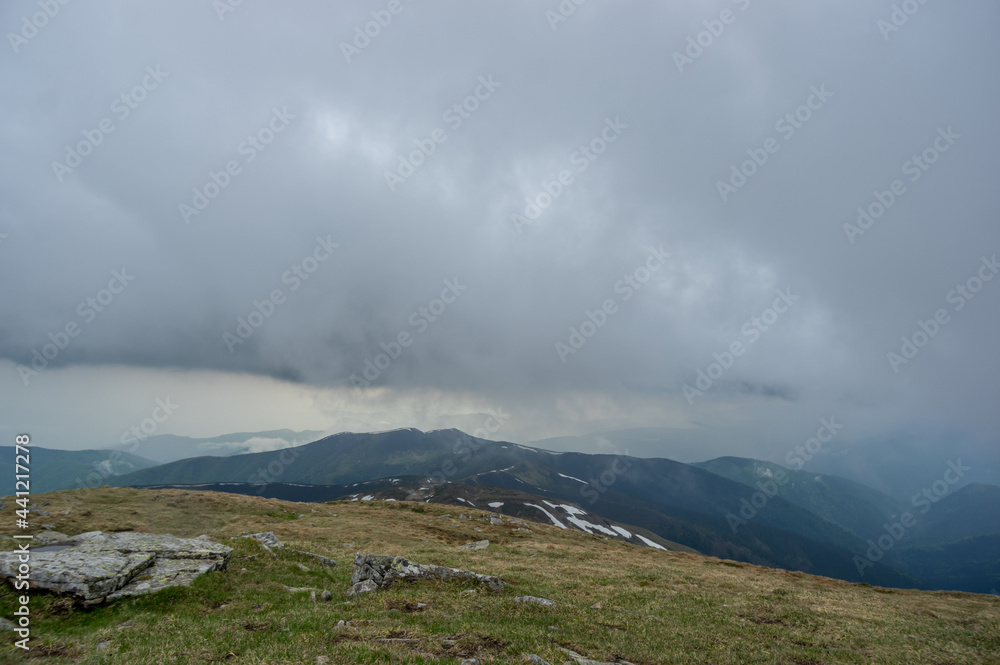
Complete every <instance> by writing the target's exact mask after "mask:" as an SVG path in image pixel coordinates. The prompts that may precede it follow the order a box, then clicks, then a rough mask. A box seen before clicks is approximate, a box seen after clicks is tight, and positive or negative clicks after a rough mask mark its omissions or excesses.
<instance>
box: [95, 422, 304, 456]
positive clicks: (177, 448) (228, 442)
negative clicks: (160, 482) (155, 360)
mask: <svg viewBox="0 0 1000 665" xmlns="http://www.w3.org/2000/svg"><path fill="white" fill-rule="evenodd" d="M322 434H323V432H322V431H318V430H304V431H301V432H297V431H295V430H291V429H275V430H266V431H263V432H233V433H231V434H223V435H221V436H213V437H206V438H197V437H190V436H177V435H175V434H157V435H154V436H148V437H145V438H142V439H136V438H134V437H133V440H132V443H130V444H122V445H120V446H115V449H116V450H123V451H125V450H127V451H129V452H131V453H135V454H137V455H140V456H143V457H146V458H148V459H151V460H155V461H156V462H157V463H160V464H166V463H168V462H176V461H177V460H182V459H188V458H191V457H205V456H212V457H231V456H233V455H243V454H246V453H252V452H258V451H259V450H260V449H262V448H264V449H275V450H277V449H282V448H288V447H291V446H297V445H301V444H304V443H309V442H311V441H315V440H316V439H318V438H319V437H320V436H321V435H322Z"/></svg>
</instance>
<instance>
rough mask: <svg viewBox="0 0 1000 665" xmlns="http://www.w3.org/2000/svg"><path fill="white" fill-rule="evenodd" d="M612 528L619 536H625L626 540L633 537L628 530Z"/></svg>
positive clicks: (618, 527)
mask: <svg viewBox="0 0 1000 665" xmlns="http://www.w3.org/2000/svg"><path fill="white" fill-rule="evenodd" d="M611 528H612V529H614V530H615V531H617V532H618V533H619V534H621V535H623V536H625V537H626V538H631V537H632V534H631V533H630V532H629V531H628V530H626V529H623V528H621V527H620V526H612V527H611Z"/></svg>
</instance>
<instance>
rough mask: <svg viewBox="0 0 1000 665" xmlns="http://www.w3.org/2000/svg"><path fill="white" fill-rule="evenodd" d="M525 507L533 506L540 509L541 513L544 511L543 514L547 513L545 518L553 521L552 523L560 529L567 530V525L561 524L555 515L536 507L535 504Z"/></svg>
mask: <svg viewBox="0 0 1000 665" xmlns="http://www.w3.org/2000/svg"><path fill="white" fill-rule="evenodd" d="M545 503H548V501H546V502H545ZM524 505H526V506H531V507H532V508H538V509H539V510H540V511H542V512H543V513H545V516H546V517H548V518H549V519H550V520H552V523H553V524H555V525H556V526H557V527H559V528H560V529H565V528H566V525H565V524H563V523H562V522H560V521H559V520H558V519H556V516H555V515H553V514H552V513H550V512H549V511H547V510H545V509H544V508H542V507H541V506H539V505H536V504H534V503H526V504H524Z"/></svg>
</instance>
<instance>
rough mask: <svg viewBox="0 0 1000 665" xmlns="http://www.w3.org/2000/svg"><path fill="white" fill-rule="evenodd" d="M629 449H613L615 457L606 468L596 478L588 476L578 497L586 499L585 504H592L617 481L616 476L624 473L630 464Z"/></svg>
mask: <svg viewBox="0 0 1000 665" xmlns="http://www.w3.org/2000/svg"><path fill="white" fill-rule="evenodd" d="M628 455H629V450H628V448H626V449H625V452H624V453H623V452H620V451H617V450H616V451H615V459H614V460H613V461H612V462H611V464H610V465H608V468H607V469H605V470H604V471H601V473H600V474H598V476H597V477H596V478H590V479H589V480H588V481H586V483H585V484H584V485H583V487H581V488H580V497H581V498H583V499H587V505H590V506H592V505H594V504H595V503H597V501H598V500H599V499H600V498H601V495H602V494H604V493H605V492H607V491H608V490H609V489H611V486H612V485H614V484H615V483H616V482H618V478H620V477H621V476H623V475H625V472H626V471H628V470H629V467H631V466H632V460H630V459H629V457H628Z"/></svg>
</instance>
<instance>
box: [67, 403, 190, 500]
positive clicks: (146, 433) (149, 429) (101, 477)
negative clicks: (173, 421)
mask: <svg viewBox="0 0 1000 665" xmlns="http://www.w3.org/2000/svg"><path fill="white" fill-rule="evenodd" d="M155 404H156V406H154V407H153V411H152V413H151V414H150V415H149V417H148V418H143V419H142V420H141V421H139V424H138V425H132V426H131V427H129V428H128V429H127V430H125V431H124V432H122V435H121V438H120V439H119V442H120V443H121V444H122V445H123V446H125V445H129V444H132V445H131V447H130V448H129V449H128V450H127V451H126V452H129V453H135V451H136V450H138V449H139V444H140V442H142V441H145V440H146V439H147V438H149V437H150V436H153V435H154V434H155V433H156V431H157V430H158V429H159V427H160V425H162V424H163V423H165V422H166V421H167V420H168V419H169V418H170V416H172V415H173V414H174V412H175V411H177V409H179V408H181V407H180V405H178V404H174V403H173V402H171V401H170V397H169V396H167V397H165V398H164V397H158V398H157V399H156V401H155ZM125 464H128V461H127V460H126V459H125V456H124V454H123V453H122V451H120V450H115V451H112V453H111V454H110V455H109V456H108V459H106V460H103V461H101V462H97V463H95V464H94V470H93V471H92V472H90V473H88V474H87V477H86V478H77V479H76V483H75V486H76V487H77V488H84V487H100V486H101V485H104V484H105V482H104V481H105V480H107V479H108V478H111V477H113V476H120V475H122V474H123V473H128V472H129V471H132V469H131V468H128V469H126V470H124V471H119V468H121V467H122V465H125ZM129 466H131V465H129Z"/></svg>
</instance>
